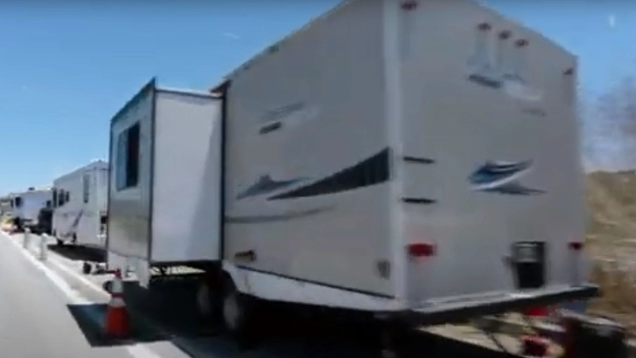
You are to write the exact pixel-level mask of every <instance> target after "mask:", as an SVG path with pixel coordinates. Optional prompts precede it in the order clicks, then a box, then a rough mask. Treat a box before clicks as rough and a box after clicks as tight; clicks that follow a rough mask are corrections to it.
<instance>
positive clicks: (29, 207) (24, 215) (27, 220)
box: [11, 188, 52, 227]
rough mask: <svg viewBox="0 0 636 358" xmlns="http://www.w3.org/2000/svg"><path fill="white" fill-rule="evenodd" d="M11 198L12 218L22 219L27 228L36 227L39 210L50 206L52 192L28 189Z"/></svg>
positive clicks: (49, 190) (46, 189)
mask: <svg viewBox="0 0 636 358" xmlns="http://www.w3.org/2000/svg"><path fill="white" fill-rule="evenodd" d="M11 196H12V199H13V200H12V203H11V206H12V213H13V216H14V217H19V218H20V219H22V222H23V223H24V225H25V226H27V227H28V226H35V225H37V221H38V215H39V213H40V210H41V209H42V208H45V207H47V205H51V199H52V191H51V189H50V188H41V189H36V188H29V189H28V190H27V191H24V192H21V193H15V194H12V195H11Z"/></svg>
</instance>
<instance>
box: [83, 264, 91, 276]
mask: <svg viewBox="0 0 636 358" xmlns="http://www.w3.org/2000/svg"><path fill="white" fill-rule="evenodd" d="M92 271H93V265H91V263H90V262H86V261H84V262H83V263H82V273H83V274H84V275H88V274H90V273H91V272H92Z"/></svg>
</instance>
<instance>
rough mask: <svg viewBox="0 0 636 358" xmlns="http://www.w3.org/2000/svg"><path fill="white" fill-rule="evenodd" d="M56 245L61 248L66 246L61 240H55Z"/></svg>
mask: <svg viewBox="0 0 636 358" xmlns="http://www.w3.org/2000/svg"><path fill="white" fill-rule="evenodd" d="M55 244H56V245H57V246H59V247H62V246H64V241H62V240H60V239H55Z"/></svg>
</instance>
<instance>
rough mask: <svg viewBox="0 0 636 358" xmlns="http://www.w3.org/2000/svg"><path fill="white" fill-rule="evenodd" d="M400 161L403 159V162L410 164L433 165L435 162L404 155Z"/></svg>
mask: <svg viewBox="0 0 636 358" xmlns="http://www.w3.org/2000/svg"><path fill="white" fill-rule="evenodd" d="M402 159H404V161H405V162H410V163H420V164H435V160H433V159H430V158H420V157H412V156H408V155H406V156H404V157H403V158H402Z"/></svg>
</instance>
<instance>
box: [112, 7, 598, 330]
mask: <svg viewBox="0 0 636 358" xmlns="http://www.w3.org/2000/svg"><path fill="white" fill-rule="evenodd" d="M409 4H410V5H409V6H402V3H401V2H400V1H390V0H352V1H347V2H345V3H343V4H341V5H339V6H338V7H336V8H335V9H333V10H332V11H330V12H329V13H327V14H325V15H323V16H321V17H320V18H318V19H316V20H315V21H313V22H312V23H311V24H309V25H308V26H306V27H305V28H303V29H302V30H300V31H298V32H296V33H295V34H293V35H291V36H289V37H288V38H286V39H284V40H282V41H281V42H279V43H277V44H276V45H274V46H272V47H270V48H268V49H267V51H265V52H264V53H262V54H260V55H258V56H256V57H255V58H254V59H252V60H251V61H249V62H248V63H247V64H245V65H244V66H242V67H240V68H239V69H238V70H236V71H234V72H233V73H231V74H230V75H229V76H227V77H226V79H225V80H224V81H223V83H222V84H221V85H219V86H218V87H217V88H215V89H214V90H213V91H212V93H211V94H201V93H191V92H185V91H177V90H169V89H161V88H158V87H157V86H156V85H155V82H154V80H153V81H152V82H150V83H149V84H148V85H147V86H145V87H144V88H143V89H142V90H141V92H140V93H138V94H137V95H136V96H135V97H134V98H133V99H132V100H131V101H130V102H129V103H128V104H127V105H126V106H125V107H124V108H123V109H122V110H121V111H120V112H119V113H118V114H117V115H116V116H115V117H114V118H113V120H112V125H111V150H110V158H111V160H110V161H111V163H112V168H111V169H112V170H111V172H110V176H111V177H110V179H111V180H110V183H111V185H110V188H109V199H110V201H109V205H110V211H109V217H108V240H107V241H108V244H107V245H108V249H109V264H112V265H121V264H122V262H124V261H122V260H123V259H125V262H126V263H127V264H128V265H131V266H132V267H133V268H134V269H135V271H136V272H137V276H138V277H139V280H140V282H141V283H142V284H145V283H147V281H148V278H149V269H150V267H152V266H161V265H178V264H186V265H192V266H199V267H202V268H205V269H206V270H207V271H208V273H210V281H209V283H208V284H207V285H204V286H202V287H204V288H205V289H202V291H201V292H206V293H207V295H210V297H214V298H220V299H219V300H215V299H211V302H220V307H221V308H223V309H221V310H219V312H222V315H221V318H222V319H224V320H225V323H226V325H227V326H228V327H230V328H231V329H232V330H233V331H234V332H241V331H242V329H243V328H245V327H247V326H248V322H249V319H248V318H249V317H251V315H249V314H248V313H249V312H251V311H250V310H249V309H248V307H253V306H251V304H252V303H253V302H258V301H255V300H253V299H252V298H259V299H263V300H272V301H285V302H293V303H301V304H307V305H315V306H328V307H337V308H344V309H353V310H358V311H367V312H372V313H378V315H377V316H378V317H383V318H385V319H389V320H391V321H392V322H401V323H408V324H432V323H438V322H445V321H450V320H454V319H464V318H467V317H470V316H476V315H482V314H494V313H500V312H505V311H510V310H516V309H521V308H526V307H530V306H535V305H543V304H552V303H557V302H560V301H565V300H569V299H585V298H589V297H592V296H594V295H596V294H597V287H596V286H594V285H592V284H590V283H589V282H587V265H586V260H585V257H584V252H583V250H582V240H583V237H584V229H585V216H584V214H585V213H584V195H583V172H582V168H581V163H580V159H579V133H578V126H577V120H576V113H575V103H576V91H575V86H576V59H575V57H574V56H573V55H571V54H570V53H568V52H566V51H565V50H563V49H562V48H560V47H559V46H557V45H555V44H554V43H552V42H551V41H549V40H547V39H546V38H544V37H542V36H541V35H539V34H537V33H535V32H533V31H531V30H529V29H527V28H524V27H522V26H520V25H518V24H515V23H513V22H511V21H509V20H507V19H505V18H503V17H502V16H500V15H499V14H497V13H496V12H493V11H491V10H489V9H486V8H484V7H482V6H481V5H478V4H476V3H474V2H471V1H467V0H420V1H411V2H409ZM111 253H112V255H110V254H111ZM111 256H112V258H111ZM122 258H123V259H122ZM118 260H119V261H118ZM216 293H222V294H221V295H220V296H217V295H216ZM237 312H238V314H237ZM380 313H381V315H380Z"/></svg>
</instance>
